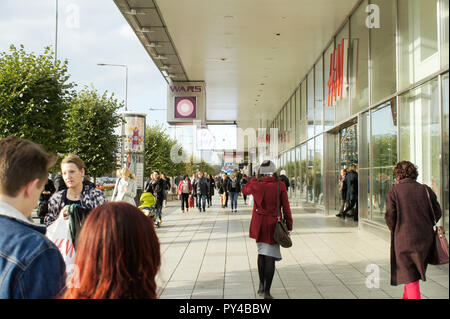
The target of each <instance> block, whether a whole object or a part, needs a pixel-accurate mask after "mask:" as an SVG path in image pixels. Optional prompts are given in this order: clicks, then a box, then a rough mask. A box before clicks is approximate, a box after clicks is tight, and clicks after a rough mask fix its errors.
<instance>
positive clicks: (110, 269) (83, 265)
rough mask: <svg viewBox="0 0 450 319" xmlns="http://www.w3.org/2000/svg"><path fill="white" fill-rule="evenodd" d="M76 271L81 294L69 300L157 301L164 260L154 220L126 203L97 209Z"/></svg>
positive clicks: (76, 291) (71, 292)
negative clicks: (157, 281) (158, 278)
mask: <svg viewBox="0 0 450 319" xmlns="http://www.w3.org/2000/svg"><path fill="white" fill-rule="evenodd" d="M75 265H77V266H78V270H79V274H78V275H74V276H73V278H72V284H73V285H72V286H74V287H75V288H70V287H69V288H68V289H67V290H66V291H65V293H64V295H63V298H65V299H86V298H87V299H130V298H133V299H134V298H139V299H141V298H152V299H153V298H156V297H157V294H156V282H155V276H156V274H157V273H158V271H159V268H160V266H161V254H160V246H159V240H158V237H157V236H156V233H155V229H154V226H153V223H152V221H151V219H150V218H148V217H146V216H145V215H144V214H143V213H142V212H141V211H140V210H139V209H137V208H136V207H134V206H132V205H130V204H128V203H125V202H111V203H105V204H103V205H100V206H98V207H96V208H95V209H93V210H92V212H91V213H90V214H89V216H88V217H87V219H86V221H85V223H84V225H83V228H82V231H81V233H80V236H79V238H78V241H77V245H76V257H75ZM75 274H76V273H75ZM77 287H79V288H77Z"/></svg>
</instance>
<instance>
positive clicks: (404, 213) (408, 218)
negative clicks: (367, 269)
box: [385, 179, 442, 286]
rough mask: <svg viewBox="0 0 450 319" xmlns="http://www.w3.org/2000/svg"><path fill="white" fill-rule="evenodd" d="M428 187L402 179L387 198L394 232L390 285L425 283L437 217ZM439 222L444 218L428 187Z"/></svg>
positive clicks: (386, 217)
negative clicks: (419, 281) (428, 195)
mask: <svg viewBox="0 0 450 319" xmlns="http://www.w3.org/2000/svg"><path fill="white" fill-rule="evenodd" d="M424 187H425V186H424V185H422V184H420V183H417V182H416V181H415V180H412V179H403V180H401V181H399V184H397V185H394V186H393V187H392V188H391V189H390V190H389V191H388V193H387V195H386V215H385V219H386V224H387V226H388V227H389V230H390V231H391V285H394V286H396V285H399V284H406V283H410V282H415V281H417V280H419V279H421V280H423V281H425V280H426V278H425V272H426V269H427V266H428V260H429V259H428V258H429V255H430V251H431V247H432V245H433V241H434V232H433V226H434V216H433V211H432V210H431V207H430V204H429V201H428V197H427V192H426V190H425V188H424ZM426 187H427V188H428V192H429V194H430V199H431V203H432V205H433V208H434V212H435V214H436V220H437V221H439V219H440V218H441V216H442V211H441V207H440V206H439V203H438V202H437V198H436V194H435V193H434V192H433V191H432V190H431V188H429V187H428V186H426Z"/></svg>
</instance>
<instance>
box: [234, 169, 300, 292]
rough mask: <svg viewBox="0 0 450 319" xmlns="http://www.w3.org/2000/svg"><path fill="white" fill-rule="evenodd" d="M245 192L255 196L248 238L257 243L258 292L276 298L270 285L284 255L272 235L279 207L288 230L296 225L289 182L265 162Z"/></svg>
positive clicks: (245, 187) (246, 186)
mask: <svg viewBox="0 0 450 319" xmlns="http://www.w3.org/2000/svg"><path fill="white" fill-rule="evenodd" d="M277 190H278V192H277ZM242 193H243V194H246V195H252V196H253V198H254V205H253V212H252V219H251V222H250V232H249V237H250V238H253V239H255V240H256V244H257V246H258V274H259V289H258V294H259V295H260V296H261V295H264V298H265V299H273V297H272V295H271V294H270V287H271V285H272V280H273V276H274V274H275V261H280V260H281V258H282V257H281V251H280V245H279V244H278V243H277V242H276V241H275V240H274V238H273V233H274V231H275V225H276V223H277V220H278V210H281V208H283V215H284V218H285V220H286V225H287V228H288V230H289V231H292V227H293V221H292V215H291V209H290V206H289V200H288V194H287V190H286V185H285V184H284V183H282V182H281V181H280V180H279V179H278V176H277V174H276V167H275V164H274V163H273V162H272V161H264V162H263V163H262V164H261V166H260V167H259V170H258V175H257V176H256V178H252V179H251V180H250V181H248V182H247V184H245V186H244V187H243V188H242ZM277 196H279V197H278V199H277ZM277 203H278V205H279V206H278V207H277Z"/></svg>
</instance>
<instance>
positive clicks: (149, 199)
mask: <svg viewBox="0 0 450 319" xmlns="http://www.w3.org/2000/svg"><path fill="white" fill-rule="evenodd" d="M138 208H139V209H140V210H141V211H142V212H143V213H144V215H145V216H147V217H150V218H151V219H152V220H153V222H154V223H155V225H156V227H158V228H159V224H160V222H159V221H158V217H157V215H156V199H155V196H153V194H152V193H150V192H144V193H142V195H141V198H140V199H139V207H138Z"/></svg>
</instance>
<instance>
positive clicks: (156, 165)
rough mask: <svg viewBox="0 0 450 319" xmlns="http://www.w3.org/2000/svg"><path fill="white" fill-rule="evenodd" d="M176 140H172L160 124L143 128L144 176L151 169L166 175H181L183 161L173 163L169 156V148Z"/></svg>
mask: <svg viewBox="0 0 450 319" xmlns="http://www.w3.org/2000/svg"><path fill="white" fill-rule="evenodd" d="M176 144H177V142H176V141H175V140H172V139H171V138H170V136H169V135H168V134H167V133H166V131H165V129H164V127H163V126H162V125H161V124H156V125H154V126H152V127H150V126H147V128H146V130H145V176H147V177H148V176H150V174H151V173H152V172H153V171H159V172H161V173H165V174H166V175H167V176H176V175H182V174H185V172H186V164H185V163H182V162H181V163H174V162H172V160H171V158H170V150H171V149H172V147H173V146H175V145H176Z"/></svg>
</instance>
